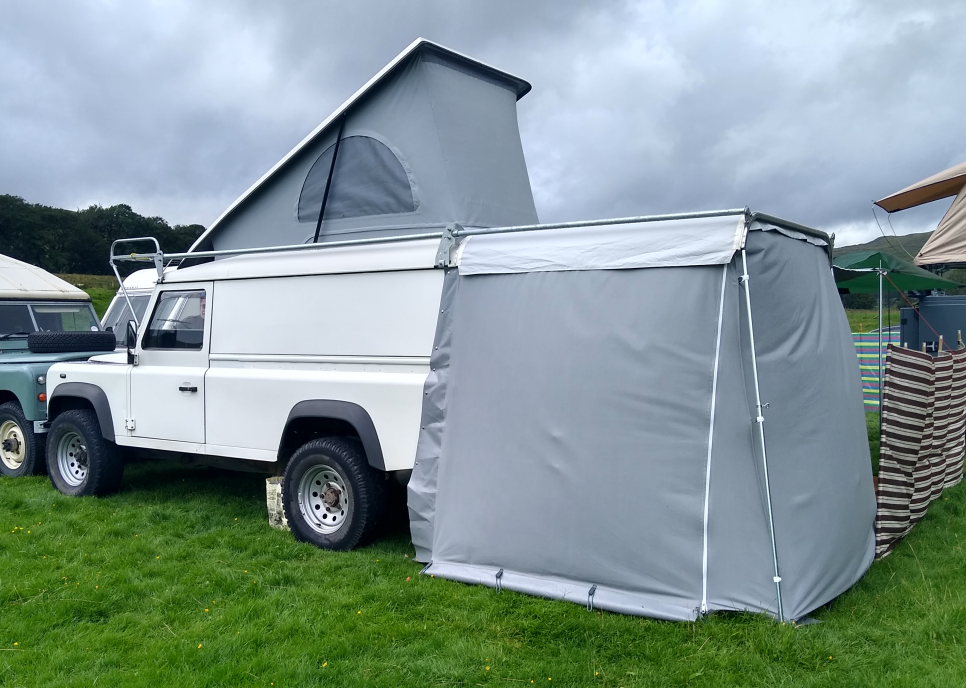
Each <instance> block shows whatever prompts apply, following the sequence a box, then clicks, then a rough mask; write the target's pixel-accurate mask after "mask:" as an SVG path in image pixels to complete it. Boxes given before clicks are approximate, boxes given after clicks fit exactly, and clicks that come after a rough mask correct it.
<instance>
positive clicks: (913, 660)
mask: <svg viewBox="0 0 966 688" xmlns="http://www.w3.org/2000/svg"><path fill="white" fill-rule="evenodd" d="M869 422H870V434H874V430H875V416H874V415H873V416H870V421H869ZM0 526H2V530H0V605H2V612H0V686H85V687H86V686H92V685H95V684H97V685H106V686H158V685H185V686H202V685H205V686H277V687H279V688H281V687H283V686H286V687H287V686H316V685H325V686H387V687H390V686H391V687H396V686H436V685H440V686H443V685H446V686H452V685H456V686H476V685H494V686H496V685H508V686H511V685H531V681H532V682H533V684H532V685H553V686H560V685H563V686H723V685H742V686H884V685H889V686H962V685H964V684H966V611H964V607H966V556H964V551H963V543H964V540H966V490H964V488H962V487H957V488H953V489H951V490H949V491H948V492H947V493H946V494H945V495H944V496H943V497H942V498H940V499H939V500H938V501H937V502H935V503H934V504H933V505H932V506H930V508H929V512H928V514H927V516H926V518H925V519H924V520H923V521H922V523H920V524H919V525H918V526H917V527H916V529H915V530H914V531H913V533H912V534H911V535H910V536H909V537H908V538H907V539H906V541H904V542H903V543H901V544H900V545H899V546H898V548H897V549H896V551H895V552H894V553H893V554H892V555H891V556H889V557H887V558H886V559H885V560H883V561H881V562H877V563H876V564H874V565H873V566H872V568H871V569H870V571H869V572H868V574H866V576H865V577H864V578H863V579H862V580H861V581H860V582H859V583H858V584H857V585H856V586H855V587H854V588H853V589H851V590H850V591H848V592H847V593H845V594H844V595H842V596H841V597H840V598H839V599H837V600H835V601H834V602H833V603H832V604H830V605H828V606H827V607H825V608H822V609H820V610H818V611H817V612H815V613H814V614H813V616H814V618H816V619H818V620H820V621H821V622H822V623H820V624H815V625H808V626H804V627H798V628H794V627H792V626H791V625H787V626H781V625H778V624H775V623H774V622H773V621H771V620H769V619H767V618H763V617H760V616H754V615H748V614H716V615H712V616H711V617H709V618H707V619H704V620H702V621H699V622H697V623H669V622H661V621H654V620H650V619H643V618H637V617H628V616H620V615H616V614H610V613H606V612H605V613H598V612H587V611H586V609H584V608H583V607H582V606H580V605H575V604H568V603H563V602H553V601H549V600H544V599H538V598H532V597H527V596H524V595H521V594H517V593H512V592H506V591H504V592H502V593H497V592H496V591H495V590H493V589H490V588H484V587H471V586H466V585H462V584H459V583H454V582H450V581H444V580H440V579H431V578H428V577H424V576H419V575H418V572H419V570H420V566H419V565H418V564H416V563H414V562H413V560H412V555H413V550H412V547H411V545H410V543H409V538H408V530H407V526H406V522H405V511H404V510H403V509H397V510H396V512H395V514H394V518H393V520H392V522H391V523H390V524H389V526H388V527H387V529H386V532H385V533H383V535H382V536H381V538H380V539H378V540H377V541H376V542H375V543H374V544H372V545H370V546H368V547H365V548H363V549H360V550H357V551H355V552H350V553H331V552H323V551H321V550H318V549H315V548H313V547H310V546H307V545H302V544H299V543H296V542H295V541H294V540H293V538H292V537H291V535H290V534H288V533H284V532H278V531H275V530H272V529H270V528H269V527H268V525H267V518H266V512H265V503H264V482H263V480H262V478H260V477H258V476H253V475H248V474H234V473H228V472H222V471H218V470H214V469H195V468H184V467H180V466H176V465H173V464H160V463H139V464H133V465H130V466H128V467H127V471H126V474H125V479H124V484H123V487H122V490H121V492H120V494H118V495H116V496H113V497H110V498H107V499H93V498H84V499H71V498H68V497H64V496H63V495H61V494H59V493H57V492H55V491H54V490H53V489H52V488H51V487H50V485H49V483H48V482H47V480H46V479H45V478H23V479H18V480H10V479H0ZM407 555H409V556H408V558H407ZM785 575H789V574H788V573H786V574H785Z"/></svg>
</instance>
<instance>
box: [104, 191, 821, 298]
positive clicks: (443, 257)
mask: <svg viewBox="0 0 966 688" xmlns="http://www.w3.org/2000/svg"><path fill="white" fill-rule="evenodd" d="M728 215H744V216H745V224H746V225H750V224H751V223H752V222H754V221H756V220H758V221H761V222H767V223H769V224H773V225H776V226H779V227H783V228H785V229H790V230H793V231H797V232H801V233H803V234H806V235H808V236H812V237H815V238H819V239H822V240H824V241H825V242H827V244H828V253H829V259H830V260H831V254H832V242H833V241H834V238H835V235H834V234H833V235H829V234H826V233H825V232H822V231H820V230H817V229H813V228H811V227H806V226H805V225H800V224H798V223H796V222H791V221H789V220H783V219H781V218H778V217H774V216H772V215H767V214H765V213H753V212H751V210H749V209H748V208H747V207H746V208H730V209H727V210H705V211H699V212H691V213H666V214H662V215H638V216H634V217H619V218H611V219H606V220H584V221H577V222H554V223H547V224H536V225H518V226H512V227H479V228H464V227H462V226H460V225H458V224H450V225H448V226H447V227H446V228H445V229H443V230H441V231H438V232H424V233H420V234H407V235H403V236H398V235H397V236H387V237H375V238H372V239H349V240H345V241H328V242H323V243H312V244H294V245H288V246H264V247H258V248H230V249H221V250H215V251H189V252H186V253H164V252H163V251H161V247H160V246H159V245H158V242H157V240H156V239H155V238H154V237H136V238H133V239H119V240H117V241H115V242H114V243H113V244H111V258H110V262H111V267H112V268H113V270H114V273H115V274H116V275H118V281H119V282H120V281H122V280H121V279H120V275H119V274H118V271H117V263H120V262H150V263H153V264H154V267H155V269H156V270H157V271H158V283H159V284H160V283H162V282H163V281H164V267H165V265H166V264H170V263H171V261H176V260H185V259H188V258H219V257H228V256H244V255H255V254H269V253H283V252H294V251H315V250H324V249H329V248H340V247H345V246H367V245H372V244H390V243H398V242H403V241H419V240H425V239H440V240H441V241H440V249H439V251H438V252H437V260H436V266H437V267H448V265H449V258H448V257H449V249H450V248H451V247H452V246H453V245H454V244H455V240H456V239H459V238H460V237H470V236H481V235H487V234H509V233H513V232H534V231H543V230H549V229H567V228H572V227H600V226H606V225H619V224H637V223H645V222H662V221H670V220H695V219H701V218H709V217H725V216H728ZM139 241H151V242H153V243H154V246H155V249H156V250H155V251H154V252H151V253H129V254H116V253H115V251H114V248H115V247H116V246H118V245H119V244H125V243H136V242H139ZM122 288H123V284H122ZM125 296H126V294H125Z"/></svg>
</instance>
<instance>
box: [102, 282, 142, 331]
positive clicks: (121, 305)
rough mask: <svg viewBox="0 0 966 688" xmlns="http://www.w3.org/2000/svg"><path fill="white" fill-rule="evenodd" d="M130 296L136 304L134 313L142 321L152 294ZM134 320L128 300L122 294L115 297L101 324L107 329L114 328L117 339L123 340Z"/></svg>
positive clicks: (133, 304) (132, 302)
mask: <svg viewBox="0 0 966 688" xmlns="http://www.w3.org/2000/svg"><path fill="white" fill-rule="evenodd" d="M130 298H131V305H132V306H134V315H135V316H137V321H138V322H141V321H142V320H143V319H144V312H145V311H146V310H147V308H148V301H150V300H151V295H150V294H142V295H138V296H131V297H130ZM132 320H134V318H132V317H131V309H130V307H128V305H127V300H126V299H125V298H124V296H123V294H122V295H119V296H118V297H117V298H116V299H114V303H113V304H111V307H110V308H109V309H107V313H106V314H105V315H104V319H103V320H101V326H102V327H103V328H104V329H105V330H112V331H113V332H114V335H115V337H116V338H117V341H118V342H121V341H122V340H123V338H124V336H125V332H127V324H128V323H129V322H130V321H132Z"/></svg>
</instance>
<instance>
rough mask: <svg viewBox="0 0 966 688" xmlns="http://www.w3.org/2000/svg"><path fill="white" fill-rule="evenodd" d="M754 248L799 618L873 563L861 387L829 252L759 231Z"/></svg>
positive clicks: (780, 530)
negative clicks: (829, 259)
mask: <svg viewBox="0 0 966 688" xmlns="http://www.w3.org/2000/svg"><path fill="white" fill-rule="evenodd" d="M747 252H748V262H749V273H750V275H751V279H750V282H749V286H750V290H751V301H752V312H753V317H754V319H755V340H756V341H755V345H756V348H757V352H758V372H759V381H760V384H761V394H762V401H763V402H765V403H768V404H769V406H768V408H767V409H765V411H764V413H763V415H764V417H765V424H764V427H765V442H766V449H767V454H768V469H769V474H770V477H771V493H772V506H773V509H774V515H775V531H776V540H777V545H778V563H779V566H780V569H781V576H782V597H783V603H784V608H785V615H786V616H787V617H789V618H797V617H800V616H802V615H803V614H806V613H808V612H809V611H811V610H813V609H815V608H816V607H818V606H820V605H822V604H824V603H826V602H828V601H829V600H831V599H833V598H834V597H836V596H837V595H839V594H841V593H842V592H844V591H845V590H847V589H848V588H849V587H850V586H851V585H853V584H854V583H855V582H856V581H857V580H858V579H859V578H860V577H861V576H862V574H863V573H865V571H866V569H867V568H868V567H869V565H870V564H871V563H872V557H873V553H874V545H875V542H874V532H873V526H874V519H875V495H874V493H873V489H872V462H871V459H870V456H869V445H868V437H867V432H866V428H865V414H864V410H863V405H862V385H861V378H860V374H859V366H858V360H857V359H856V356H855V349H854V345H853V342H852V337H851V334H850V332H849V326H848V321H847V319H846V317H845V313H844V311H843V310H842V306H841V301H840V299H839V297H838V293H837V290H836V287H835V282H834V280H833V277H832V273H831V271H830V270H829V265H828V258H827V256H826V254H825V252H824V251H823V250H822V249H819V248H816V247H813V246H811V245H809V244H807V243H804V242H801V241H789V240H787V239H785V238H784V237H782V236H781V235H779V234H778V233H776V232H750V233H749V234H748V240H747Z"/></svg>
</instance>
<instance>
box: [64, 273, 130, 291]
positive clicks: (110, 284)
mask: <svg viewBox="0 0 966 688" xmlns="http://www.w3.org/2000/svg"><path fill="white" fill-rule="evenodd" d="M57 276H58V277H60V278H61V279H62V280H64V281H65V282H68V283H70V284H73V285H74V286H75V287H80V288H81V289H85V290H86V289H110V290H111V291H112V292H116V291H117V278H116V277H114V275H73V274H60V275H57Z"/></svg>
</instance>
